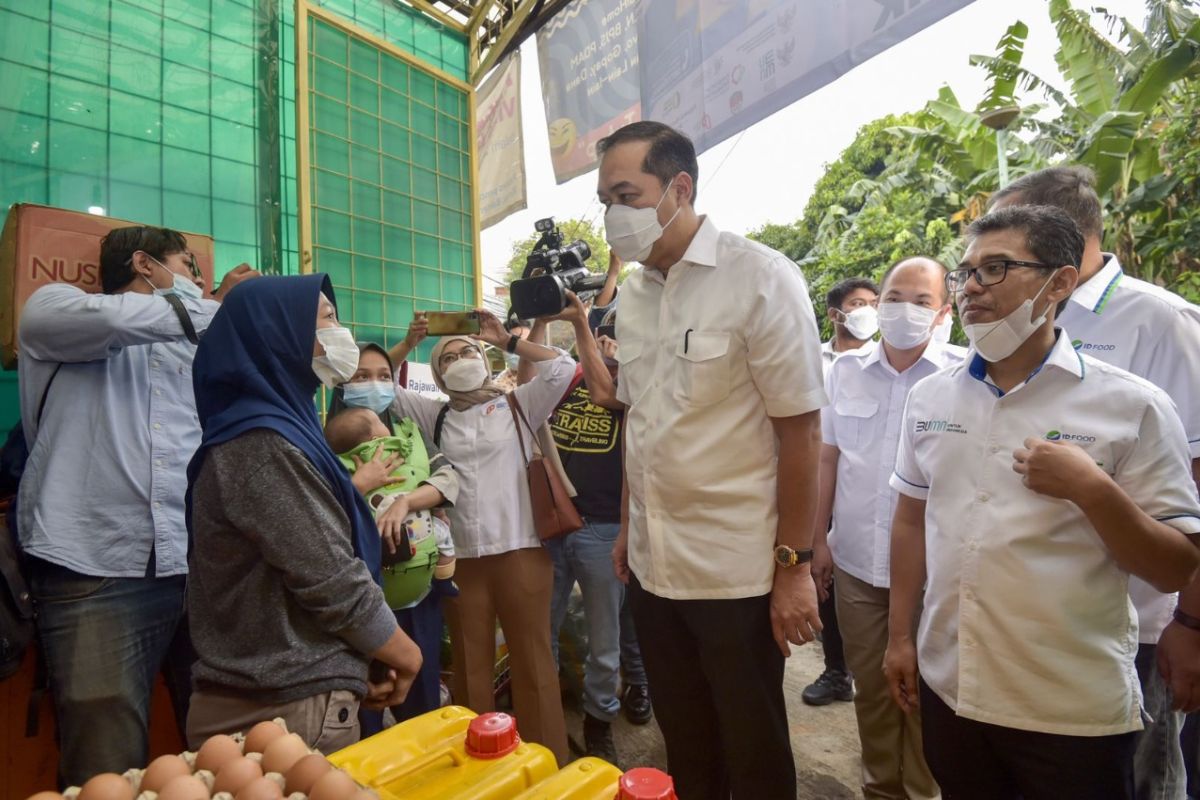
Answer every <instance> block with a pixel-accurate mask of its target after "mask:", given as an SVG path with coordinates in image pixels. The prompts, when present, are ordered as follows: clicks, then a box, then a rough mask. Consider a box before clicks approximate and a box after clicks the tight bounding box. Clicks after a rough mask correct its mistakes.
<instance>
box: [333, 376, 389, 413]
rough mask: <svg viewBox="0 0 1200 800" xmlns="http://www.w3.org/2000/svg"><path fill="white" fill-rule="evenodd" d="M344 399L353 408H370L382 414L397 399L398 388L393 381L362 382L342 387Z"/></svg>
mask: <svg viewBox="0 0 1200 800" xmlns="http://www.w3.org/2000/svg"><path fill="white" fill-rule="evenodd" d="M342 399H344V400H345V401H346V405H348V406H352V407H353V408H369V409H371V410H372V411H374V412H375V413H376V414H382V413H383V412H384V411H387V410H388V408H390V407H391V405H392V401H393V400H395V399H396V386H395V384H393V383H392V382H391V381H360V382H358V383H347V384H345V385H343V386H342Z"/></svg>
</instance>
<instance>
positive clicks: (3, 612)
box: [0, 364, 62, 681]
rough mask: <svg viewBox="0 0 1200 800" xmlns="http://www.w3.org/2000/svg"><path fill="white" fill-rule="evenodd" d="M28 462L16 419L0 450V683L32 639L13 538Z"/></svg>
mask: <svg viewBox="0 0 1200 800" xmlns="http://www.w3.org/2000/svg"><path fill="white" fill-rule="evenodd" d="M60 369H62V364H59V365H58V366H57V367H55V368H54V372H53V373H52V374H51V375H50V380H49V381H47V382H46V388H45V389H43V390H42V399H41V402H40V403H38V410H37V417H36V419H37V420H39V421H40V420H41V418H42V409H44V408H45V407H46V398H47V397H48V396H49V394H50V385H51V384H52V383H54V379H55V378H56V377H58V371H59V370H60ZM28 459H29V445H28V443H27V442H26V441H25V429H24V427H23V426H22V424H21V421H20V420H18V421H17V424H16V426H15V427H14V428H13V429H12V430H11V431H9V434H8V439H6V440H5V442H4V448H3V449H2V450H0V493H3V494H4V495H8V496H9V497H10V500H9V506H8V514H7V515H6V519H5V525H4V530H3V531H2V532H0V681H2V680H4V679H6V678H10V677H12V676H13V675H14V674H16V672H17V670H19V669H20V668H21V662H22V661H23V660H24V659H25V651H26V650H27V649H29V645H30V643H31V642H32V641H33V637H34V608H33V597H32V596H31V595H30V593H29V585H28V584H27V583H26V582H25V575H24V571H23V569H22V567H23V564H22V563H21V562H22V558H21V546H20V540H19V539H18V538H17V488H18V487H19V486H20V484H21V474H22V473H23V472H25V462H26V461H27V460H28Z"/></svg>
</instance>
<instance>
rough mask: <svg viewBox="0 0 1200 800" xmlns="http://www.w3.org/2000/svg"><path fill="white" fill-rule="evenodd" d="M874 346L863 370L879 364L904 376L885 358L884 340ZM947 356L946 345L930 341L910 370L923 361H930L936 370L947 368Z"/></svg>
mask: <svg viewBox="0 0 1200 800" xmlns="http://www.w3.org/2000/svg"><path fill="white" fill-rule="evenodd" d="M872 345H873V347H872V349H871V352H870V353H869V354H868V355H867V357H866V358H865V359H864V360H863V368H864V369H865V368H867V367H869V366H871V365H872V364H879V365H880V366H881V367H883V368H884V369H886V370H887V371H888V372H889V373H890V374H892V375H901V374H903V373H900V372H898V371H897V370H896V368H895V367H893V366H892V363H891V362H890V361H888V360H887V359H886V358H885V356H886V353H885V352H884V349H883V339H882V338H881V339H879V340H878V341H876V342H872ZM947 355H948V353H947V350H946V345H945V344H943V343H942V342H936V341H934V340H933V339H930V340H929V343H928V344H927V345H926V346H925V350H924V351H923V352H922V353H921V357H920V358H918V359H917V360H916V361H915V362H913V365H912V367H909V368H908V369H910V370H911V369H912V368H913V367H915V366H917V364H919V363H921V362H922V361H928V362H929V363H930V364H932V365H933V366H934V368H935V369H941V368H942V367H945V366H946V365H947V364H948V359H947ZM907 371H908V370H905V372H907Z"/></svg>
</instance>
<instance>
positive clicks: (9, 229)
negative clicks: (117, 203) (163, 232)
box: [0, 203, 213, 369]
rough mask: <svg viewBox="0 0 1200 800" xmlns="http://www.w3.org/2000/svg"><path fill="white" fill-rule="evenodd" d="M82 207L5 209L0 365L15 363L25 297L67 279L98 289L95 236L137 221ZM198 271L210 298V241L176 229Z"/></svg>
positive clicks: (0, 241)
mask: <svg viewBox="0 0 1200 800" xmlns="http://www.w3.org/2000/svg"><path fill="white" fill-rule="evenodd" d="M138 224H140V223H137V222H128V221H126V220H122V219H114V218H113V217H100V216H96V215H95V214H86V213H84V212H82V211H67V210H66V209H62V208H51V207H50V206H38V205H32V204H30V203H17V204H16V205H14V206H12V207H11V208H9V210H8V217H7V219H6V220H5V222H4V231H3V233H0V363H3V365H4V367H5V369H13V368H14V367H15V366H16V363H17V330H18V326H19V325H20V322H21V309H22V308H23V307H24V305H25V301H26V300H28V299H29V296H30V295H31V294H33V293H34V291H36V290H37V289H38V288H40V287H42V286H45V285H46V284H48V283H70V284H74V285H75V286H78V287H80V288H81V289H83V290H84V291H87V292H99V291H100V240H101V239H102V238H103V237H104V235H105V234H107V233H108V232H109V231H111V230H113V229H114V228H125V227H128V226H130V225H138ZM180 233H182V234H183V235H184V236H185V237H186V238H187V243H188V249H189V250H191V251H192V253H193V254H194V255H195V256H196V264H197V265H198V266H199V267H200V271H201V272H202V273H203V274H204V281H205V284H206V286H207V287H208V289H207V291H206V293H205V296H207V297H211V291H212V286H213V240H212V237H211V236H205V235H203V234H199V233H188V232H186V231H180Z"/></svg>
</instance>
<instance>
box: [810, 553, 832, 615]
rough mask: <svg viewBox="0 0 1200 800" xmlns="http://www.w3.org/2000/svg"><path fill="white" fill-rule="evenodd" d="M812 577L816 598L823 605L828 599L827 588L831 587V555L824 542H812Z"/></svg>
mask: <svg viewBox="0 0 1200 800" xmlns="http://www.w3.org/2000/svg"><path fill="white" fill-rule="evenodd" d="M812 576H813V583H814V584H815V585H816V587H817V597H819V598H820V599H821V602H822V603H824V602H825V601H826V600H828V599H829V587H830V586H832V585H833V554H832V553H830V552H829V545H828V544H826V543H825V542H822V541H817V542H813V558H812Z"/></svg>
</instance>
